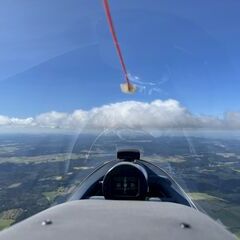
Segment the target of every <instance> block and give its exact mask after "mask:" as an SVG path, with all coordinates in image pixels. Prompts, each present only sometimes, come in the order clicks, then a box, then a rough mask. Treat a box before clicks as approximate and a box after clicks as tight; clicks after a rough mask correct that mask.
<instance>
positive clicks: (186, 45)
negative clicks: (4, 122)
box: [0, 0, 240, 117]
mask: <svg viewBox="0 0 240 240" xmlns="http://www.w3.org/2000/svg"><path fill="white" fill-rule="evenodd" d="M109 2H110V6H111V9H112V14H113V19H114V22H115V26H116V30H117V34H118V38H119V42H120V45H121V48H122V51H123V54H124V56H125V61H126V65H127V68H128V70H129V72H130V73H131V75H132V76H137V77H138V78H139V79H138V81H141V82H143V83H142V86H145V87H146V90H145V91H139V92H138V93H136V94H134V95H125V94H123V93H121V91H120V88H119V84H120V83H122V80H123V77H122V72H121V68H120V65H119V62H118V58H117V56H116V52H115V49H114V46H113V43H112V39H111V35H110V33H109V29H108V25H107V22H106V18H105V15H104V11H103V7H102V3H101V1H100V0H91V1H89V0H88V1H87V0H84V1H83V0H76V1H73V0H69V1H63V0H58V1H56V0H52V1H45V0H42V1H24V0H23V1H17V0H15V1H14V0H12V1H5V2H3V3H1V8H0V15H1V19H0V28H1V31H0V53H1V54H0V103H1V104H0V115H6V116H10V117H28V116H35V115H37V114H40V113H43V112H48V111H52V110H54V111H60V112H71V111H73V110H74V109H84V110H89V109H91V108H93V107H99V106H102V105H103V104H109V103H115V102H121V101H127V100H135V101H142V102H150V101H153V100H156V99H162V100H166V99H170V98H171V99H176V100H177V101H179V102H180V103H181V104H182V105H183V106H185V107H186V108H187V109H188V110H189V111H191V112H193V113H194V114H197V115H198V114H207V115H215V116H221V115H222V114H223V113H224V112H225V111H239V110H240V98H239V92H240V81H239V76H240V68H239V64H240V44H239V42H240V29H239V22H240V15H239V9H240V2H239V1H238V0H224V1H223V0H212V1H207V0H203V1H190V0H183V1H178V0H168V1H167V0H163V1H156V0H155V1H151V0H144V1H137V0H130V1H129V0H121V1H114V0H112V1H111V0H109ZM149 83H151V84H152V85H151V84H149ZM151 88H156V89H157V90H158V91H154V90H153V91H151Z"/></svg>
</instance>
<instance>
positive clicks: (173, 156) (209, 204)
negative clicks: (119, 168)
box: [0, 134, 240, 237]
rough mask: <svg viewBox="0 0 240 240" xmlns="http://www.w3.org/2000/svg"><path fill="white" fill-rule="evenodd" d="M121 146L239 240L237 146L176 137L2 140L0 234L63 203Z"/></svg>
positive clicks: (224, 141) (46, 136) (44, 136)
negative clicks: (132, 150)
mask: <svg viewBox="0 0 240 240" xmlns="http://www.w3.org/2000/svg"><path fill="white" fill-rule="evenodd" d="M123 145H124V146H128V145H129V146H131V147H132V146H136V147H139V148H140V149H141V150H142V151H143V157H142V158H143V159H146V160H148V161H152V162H154V163H156V164H157V165H158V166H160V167H162V168H164V169H165V170H166V171H167V172H168V173H169V174H171V175H172V176H173V177H174V178H175V179H176V181H178V183H179V184H180V185H181V186H182V187H183V188H184V189H185V191H186V192H188V193H189V195H190V196H191V198H192V199H193V201H194V202H195V203H196V205H197V206H198V207H199V209H200V210H201V211H203V212H205V213H207V214H209V215H210V216H211V217H212V218H214V219H216V220H217V221H219V222H221V223H223V224H224V225H225V226H226V227H227V228H228V229H229V230H230V231H232V232H233V233H235V234H236V235H237V236H238V237H240V140H238V139H224V138H219V139H218V138H203V137H180V136H161V137H152V136H144V135H141V136H134V137H132V138H131V140H129V139H125V138H123V137H119V136H114V135H113V136H104V135H103V136H102V137H101V138H97V139H96V136H94V135H81V136H79V137H76V136H74V135H70V134H5V135H0V196H1V197H0V229H4V228H6V227H8V226H10V225H12V224H14V223H17V222H19V221H21V220H23V219H25V218H27V217H29V216H32V215H33V214H36V213H37V212H39V211H42V210H44V209H46V208H48V207H50V206H52V205H54V204H58V203H61V202H64V201H66V200H67V199H68V197H69V196H70V195H71V194H72V193H73V192H74V189H75V187H76V186H77V185H78V184H79V183H80V182H81V180H82V179H83V178H84V177H85V176H87V175H88V174H89V173H90V172H91V171H92V170H93V169H94V168H95V167H96V166H97V165H100V164H102V163H104V162H106V161H110V160H113V159H115V158H116V148H118V147H119V146H123Z"/></svg>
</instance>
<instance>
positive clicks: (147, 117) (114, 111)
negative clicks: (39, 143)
mask: <svg viewBox="0 0 240 240" xmlns="http://www.w3.org/2000/svg"><path fill="white" fill-rule="evenodd" d="M0 126H7V127H13V128H14V127H22V128H31V127H32V128H33V127H34V128H36V127H37V128H60V129H82V128H86V129H91V130H94V129H102V128H122V127H128V128H136V129H138V128H143V129H157V130H162V129H202V128H204V129H220V130H224V129H239V130H240V112H228V113H226V114H225V115H224V117H223V118H221V119H220V118H217V117H213V116H195V115H194V114H192V113H191V112H189V111H188V110H187V109H186V108H185V107H184V106H182V105H181V104H180V103H179V102H178V101H176V100H173V99H169V100H165V101H163V100H155V101H152V102H149V103H147V102H137V101H125V102H118V103H113V104H108V105H104V106H101V107H97V108H93V109H91V110H89V111H84V110H81V109H79V110H75V111H74V112H72V113H63V112H56V111H52V112H47V113H43V114H40V115H38V116H36V117H29V118H9V117H7V116H1V115H0Z"/></svg>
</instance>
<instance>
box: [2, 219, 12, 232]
mask: <svg viewBox="0 0 240 240" xmlns="http://www.w3.org/2000/svg"><path fill="white" fill-rule="evenodd" d="M13 222H14V220H12V219H0V230H2V229H4V228H7V227H9V226H10V225H11V224H12V223H13Z"/></svg>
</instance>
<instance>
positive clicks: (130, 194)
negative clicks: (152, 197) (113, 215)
mask: <svg viewBox="0 0 240 240" xmlns="http://www.w3.org/2000/svg"><path fill="white" fill-rule="evenodd" d="M147 179H148V177H147V172H146V170H145V169H144V168H143V167H142V166H140V165H138V164H135V163H130V162H121V163H118V164H116V165H115V166H113V167H112V168H111V169H110V170H109V171H108V172H107V174H106V175H105V177H104V179H103V195H104V197H105V198H106V199H118V200H121V199H122V200H144V199H145V198H146V194H147V191H148V181H147Z"/></svg>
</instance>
